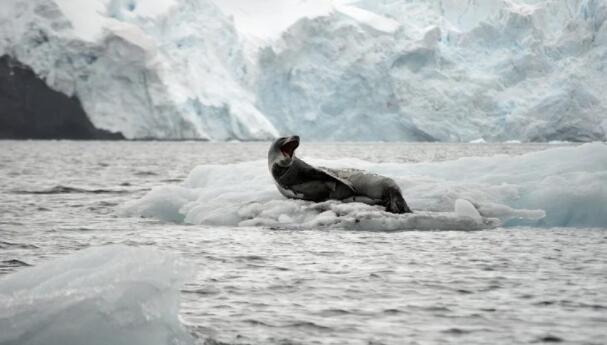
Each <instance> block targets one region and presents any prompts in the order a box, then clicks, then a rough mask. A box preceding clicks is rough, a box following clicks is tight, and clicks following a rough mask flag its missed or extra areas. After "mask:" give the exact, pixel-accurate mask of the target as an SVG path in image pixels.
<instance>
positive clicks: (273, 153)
mask: <svg viewBox="0 0 607 345" xmlns="http://www.w3.org/2000/svg"><path fill="white" fill-rule="evenodd" d="M298 146H299V136H297V135H294V136H292V137H282V138H278V139H276V141H274V142H273V143H272V146H270V150H269V151H268V165H269V166H270V169H272V166H273V165H274V164H276V165H278V166H280V167H282V168H287V167H289V165H291V163H292V162H293V158H294V157H295V149H297V147H298Z"/></svg>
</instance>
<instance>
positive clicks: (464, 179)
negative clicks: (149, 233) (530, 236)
mask: <svg viewBox="0 0 607 345" xmlns="http://www.w3.org/2000/svg"><path fill="white" fill-rule="evenodd" d="M304 159H305V160H306V161H307V162H310V163H311V164H313V165H320V166H327V167H331V168H348V167H349V168H357V169H364V170H367V171H371V172H375V173H378V174H381V175H384V176H390V177H392V178H393V179H394V180H395V181H396V182H397V183H398V184H399V186H400V187H401V189H402V191H403V195H404V196H405V199H406V200H407V203H408V204H409V206H410V207H411V209H413V211H414V212H415V213H414V214H411V215H394V214H390V213H387V212H385V211H384V210H383V208H382V207H380V206H369V205H365V204H361V203H341V202H339V201H326V202H322V203H313V202H308V201H303V200H293V199H286V198H284V197H283V196H282V195H280V193H279V192H278V191H277V189H276V187H275V185H274V182H273V180H272V177H271V176H270V173H269V172H268V168H267V164H266V162H265V161H251V162H243V163H237V164H226V165H201V166H197V167H196V168H194V169H193V170H192V171H191V172H190V174H189V176H188V178H187V179H186V180H185V181H184V182H183V184H181V185H169V186H160V187H157V188H154V189H152V190H151V191H150V192H149V193H148V194H147V195H145V196H143V197H142V198H141V199H139V200H134V201H131V202H128V203H127V204H125V205H123V206H122V207H121V213H122V214H124V215H127V216H142V217H153V218H156V219H160V220H164V221H168V222H177V223H187V224H203V225H210V226H229V227H247V226H265V227H271V228H279V229H281V228H285V229H319V228H321V229H352V230H378V231H390V230H480V229H488V228H495V227H498V226H506V227H509V226H520V225H530V226H536V227H559V226H563V227H604V226H606V225H607V214H605V212H604V205H605V203H607V145H605V144H603V143H590V144H584V145H582V146H576V147H560V148H552V149H549V150H545V151H539V152H533V153H527V154H524V155H521V156H508V155H498V156H494V157H470V158H461V159H458V160H452V161H445V162H430V163H372V162H367V161H363V160H358V159H353V158H344V159H340V160H334V161H330V160H319V159H309V158H304Z"/></svg>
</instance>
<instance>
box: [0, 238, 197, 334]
mask: <svg viewBox="0 0 607 345" xmlns="http://www.w3.org/2000/svg"><path fill="white" fill-rule="evenodd" d="M190 271H191V269H190V268H189V267H188V266H187V265H186V264H185V263H184V262H183V261H182V260H181V259H179V258H178V257H177V256H176V255H173V254H167V253H159V252H158V251H157V250H154V249H151V248H134V247H127V246H124V245H111V246H103V247H92V248H87V249H83V250H80V251H78V252H76V253H73V254H70V255H67V256H64V257H60V258H58V259H54V260H50V261H48V262H44V263H42V264H40V265H37V266H35V267H28V268H25V269H22V270H20V271H18V272H15V273H11V274H9V275H6V276H4V277H2V278H1V279H0V344H22V345H26V344H28V345H34V344H40V345H42V344H44V345H55V344H56V345H65V344H91V345H94V344H99V345H101V344H115V345H119V344H124V345H127V344H128V345H137V344H141V345H143V344H146V345H151V344H158V345H160V344H176V345H177V344H179V345H187V344H194V341H193V338H192V336H191V335H190V334H189V333H188V332H187V331H186V329H185V328H184V327H183V325H182V324H181V323H180V321H179V318H178V310H179V301H180V288H181V286H182V284H183V282H184V279H185V278H186V277H187V276H188V275H189V274H190Z"/></svg>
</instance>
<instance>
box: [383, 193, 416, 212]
mask: <svg viewBox="0 0 607 345" xmlns="http://www.w3.org/2000/svg"><path fill="white" fill-rule="evenodd" d="M384 200H385V205H386V211H388V212H392V213H413V211H411V209H410V208H409V205H407V202H406V201H405V198H403V195H402V193H401V192H400V189H398V188H397V187H390V188H388V189H387V190H386V193H385V195H384Z"/></svg>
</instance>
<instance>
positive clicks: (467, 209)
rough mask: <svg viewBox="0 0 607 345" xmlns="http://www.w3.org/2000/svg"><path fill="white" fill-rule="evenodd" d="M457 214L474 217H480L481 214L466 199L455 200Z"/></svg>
mask: <svg viewBox="0 0 607 345" xmlns="http://www.w3.org/2000/svg"><path fill="white" fill-rule="evenodd" d="M455 214H457V215H459V216H462V217H470V218H472V219H480V218H481V215H480V213H478V210H477V209H476V207H474V205H472V203H471V202H470V201H468V200H466V199H457V200H455Z"/></svg>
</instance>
